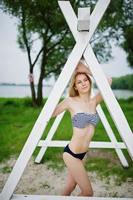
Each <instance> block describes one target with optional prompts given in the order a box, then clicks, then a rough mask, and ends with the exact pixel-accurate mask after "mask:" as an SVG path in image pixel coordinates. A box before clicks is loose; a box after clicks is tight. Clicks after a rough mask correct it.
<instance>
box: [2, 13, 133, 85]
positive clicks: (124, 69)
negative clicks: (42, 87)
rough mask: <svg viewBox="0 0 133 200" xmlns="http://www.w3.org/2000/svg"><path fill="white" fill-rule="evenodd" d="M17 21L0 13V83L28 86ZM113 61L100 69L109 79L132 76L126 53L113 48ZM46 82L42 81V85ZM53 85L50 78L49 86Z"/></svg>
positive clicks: (25, 61) (27, 69) (25, 56)
mask: <svg viewBox="0 0 133 200" xmlns="http://www.w3.org/2000/svg"><path fill="white" fill-rule="evenodd" d="M16 24H17V20H16V19H15V18H11V17H9V15H7V14H4V13H1V12H0V27H1V28H0V83H16V84H22V83H23V84H28V83H29V81H28V72H29V67H28V59H27V54H26V53H24V52H22V50H21V49H20V48H19V46H18V44H17V41H16V40H17V26H16ZM113 56H114V58H113V60H110V61H109V62H108V63H106V64H102V65H101V66H102V69H103V71H104V72H105V74H107V75H108V76H110V77H120V76H124V75H126V74H132V73H133V70H132V69H131V68H130V67H128V63H127V61H126V53H125V52H124V51H123V50H122V49H120V48H118V47H114V48H113ZM34 73H35V83H37V81H38V76H39V68H37V66H36V68H35V71H34ZM45 83H46V81H44V84H45ZM53 83H54V78H51V79H50V81H49V84H53Z"/></svg>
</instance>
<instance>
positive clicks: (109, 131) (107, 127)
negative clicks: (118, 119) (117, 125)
mask: <svg viewBox="0 0 133 200" xmlns="http://www.w3.org/2000/svg"><path fill="white" fill-rule="evenodd" d="M97 112H98V115H99V117H100V119H101V121H102V124H103V126H104V128H105V130H106V133H107V134H108V137H109V139H110V140H111V142H112V143H113V144H114V148H115V147H116V146H117V143H118V141H117V139H116V137H115V135H114V133H113V130H112V128H111V126H110V124H109V122H108V120H107V118H106V116H105V114H104V112H103V110H102V108H101V106H100V105H98V106H97ZM115 151H116V153H117V155H118V157H119V159H120V161H121V163H122V165H123V167H128V166H129V164H128V162H127V160H126V158H125V156H124V154H123V152H122V150H121V149H120V148H115Z"/></svg>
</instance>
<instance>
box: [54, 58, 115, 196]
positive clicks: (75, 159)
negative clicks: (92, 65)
mask: <svg viewBox="0 0 133 200" xmlns="http://www.w3.org/2000/svg"><path fill="white" fill-rule="evenodd" d="M89 75H91V73H90V71H89V69H88V67H86V66H85V65H84V64H83V63H82V62H79V64H78V66H77V67H76V70H75V71H74V73H73V76H72V78H71V82H70V88H69V97H67V98H65V99H64V100H63V101H62V102H61V103H59V104H58V105H57V106H56V108H55V110H54V112H53V115H52V116H53V117H54V116H57V115H58V114H60V113H61V112H63V111H64V110H68V111H69V112H70V114H71V118H72V125H73V136H72V138H71V141H70V143H69V144H68V145H67V146H66V147H65V149H64V153H63V159H64V162H65V164H66V166H67V168H68V177H67V183H66V186H65V188H64V191H63V193H62V195H70V194H71V192H72V191H73V190H74V188H75V186H76V185H77V184H78V185H79V187H80V190H81V192H80V194H79V195H78V196H93V190H92V186H91V183H90V180H89V178H88V175H87V172H86V170H85V167H84V157H85V155H86V153H87V151H88V147H89V144H90V142H91V139H92V137H93V135H94V130H95V126H96V125H97V123H98V121H99V117H98V114H97V112H96V107H97V105H98V104H99V103H100V102H101V101H102V96H101V94H100V93H98V94H97V95H95V96H94V97H93V98H91V86H92V81H91V79H90V77H89ZM108 82H109V83H110V84H111V79H108Z"/></svg>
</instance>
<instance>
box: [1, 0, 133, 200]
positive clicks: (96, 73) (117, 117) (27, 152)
mask: <svg viewBox="0 0 133 200" xmlns="http://www.w3.org/2000/svg"><path fill="white" fill-rule="evenodd" d="M109 2H110V0H106V1H104V3H103V0H99V1H98V3H97V4H96V6H95V9H94V11H93V13H92V15H91V19H90V30H89V32H78V31H77V25H76V22H77V18H76V17H75V14H74V12H73V9H72V8H71V6H70V3H69V2H68V1H60V2H59V5H60V7H61V9H62V11H63V13H64V14H65V13H67V15H66V16H67V17H66V16H65V18H66V21H67V22H68V24H69V27H70V29H71V31H72V33H73V35H74V37H75V39H76V44H75V46H74V48H73V50H72V52H71V54H70V55H69V58H68V60H67V62H66V64H65V66H64V68H63V70H62V72H61V74H60V76H59V78H58V80H57V82H56V83H55V85H54V88H53V90H52V92H51V94H50V96H49V98H48V100H47V102H46V104H45V106H44V108H43V109H42V111H41V113H40V115H39V117H38V119H37V121H36V123H35V125H34V127H33V129H32V131H31V133H30V135H29V137H28V139H27V141H26V143H25V145H24V147H23V149H22V152H21V154H20V156H19V158H18V160H17V161H16V164H15V165H14V168H13V170H12V172H11V174H10V176H9V178H8V180H7V182H6V184H5V186H4V188H3V190H2V193H1V194H0V200H9V199H10V198H11V196H12V195H13V192H14V190H15V188H16V186H17V184H18V182H19V180H20V178H21V176H22V174H23V172H24V169H25V167H26V165H27V163H28V161H29V159H30V157H31V156H32V154H33V152H34V150H35V148H36V146H37V144H38V142H39V141H40V139H41V136H42V134H43V131H44V129H45V127H46V125H47V123H48V121H49V119H50V118H51V116H52V113H53V111H54V109H55V107H56V105H57V103H58V102H59V99H60V97H61V95H62V93H63V91H64V89H65V88H66V86H67V84H68V81H69V80H70V77H71V75H72V73H73V71H74V69H75V67H76V66H77V64H78V62H79V60H80V58H81V57H82V55H83V56H84V58H85V60H86V63H87V64H88V65H89V66H90V70H91V72H92V74H93V77H94V79H95V81H96V83H97V85H98V87H99V90H100V92H101V94H102V96H103V98H104V101H105V103H106V105H107V107H108V110H109V112H110V114H111V116H112V119H113V120H114V122H115V124H116V127H117V129H118V131H119V133H120V135H121V137H122V139H123V141H124V143H125V145H126V147H127V149H128V152H129V154H130V156H131V158H132V159H133V135H132V133H131V129H130V127H129V125H128V123H127V120H126V118H125V116H124V114H123V112H122V110H121V108H120V106H119V104H118V102H117V101H116V99H115V97H114V95H113V92H112V90H111V88H110V86H109V84H108V82H107V80H106V77H105V75H104V73H103V72H102V70H101V67H100V65H99V63H98V61H97V59H96V57H95V55H94V53H93V51H92V48H91V46H90V44H89V41H90V39H91V37H92V35H93V33H94V31H95V29H96V28H97V26H98V24H99V22H100V20H101V18H102V16H103V14H104V12H105V10H106V9H107V7H108V5H109ZM66 5H67V6H66ZM71 17H72V18H71ZM99 77H100V78H99ZM62 83H63V84H62ZM53 99H54V101H53Z"/></svg>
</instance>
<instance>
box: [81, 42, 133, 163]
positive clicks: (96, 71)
mask: <svg viewBox="0 0 133 200" xmlns="http://www.w3.org/2000/svg"><path fill="white" fill-rule="evenodd" d="M84 57H85V60H86V62H87V64H88V65H89V67H90V70H91V72H92V74H93V77H94V79H95V81H96V83H97V86H98V88H99V90H100V92H101V94H102V96H103V99H104V101H105V103H106V106H107V108H108V110H109V112H110V114H111V116H112V119H113V121H114V123H115V125H116V127H117V129H118V131H119V133H120V135H121V137H122V139H123V142H124V143H125V144H126V146H127V149H128V152H129V154H130V156H131V158H132V160H133V134H132V131H131V129H130V127H129V124H128V122H127V120H126V118H125V115H124V113H123V111H122V109H121V107H120V106H119V103H118V102H117V100H116V98H115V96H114V94H113V92H112V90H111V88H110V85H109V83H108V81H107V78H106V77H105V75H104V73H103V71H102V69H101V66H100V65H99V63H98V61H97V59H96V57H95V55H94V52H93V51H92V48H91V46H90V45H88V47H87V49H86V51H85V52H84ZM99 77H100V78H99Z"/></svg>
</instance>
